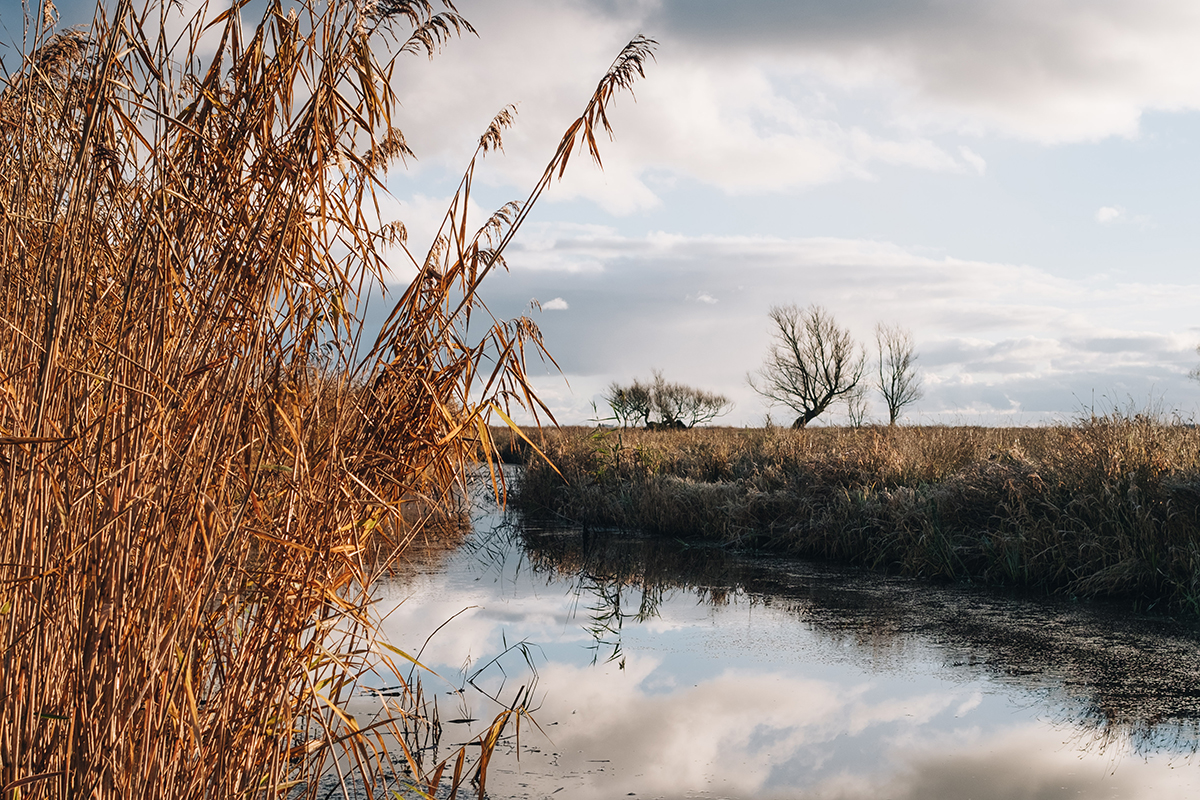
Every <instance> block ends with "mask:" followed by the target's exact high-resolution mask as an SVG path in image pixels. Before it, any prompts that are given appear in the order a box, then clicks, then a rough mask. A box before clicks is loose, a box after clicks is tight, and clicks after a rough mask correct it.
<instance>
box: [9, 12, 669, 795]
mask: <svg viewBox="0 0 1200 800" xmlns="http://www.w3.org/2000/svg"><path fill="white" fill-rule="evenodd" d="M443 5H444V8H443V10H442V11H440V12H437V11H436V10H435V8H434V7H433V6H432V5H431V4H430V3H428V2H425V1H424V0H388V2H381V3H378V4H361V5H360V4H356V3H350V2H333V3H328V4H326V3H303V2H302V3H301V4H299V5H296V6H292V7H286V8H285V7H284V6H283V5H282V4H280V3H278V2H269V3H267V4H266V6H265V9H264V10H263V11H262V18H261V20H259V21H257V22H255V21H254V20H244V19H242V18H241V15H240V11H239V9H241V6H240V5H235V6H234V8H233V9H231V10H229V11H226V12H224V13H222V14H220V15H219V16H216V17H215V18H211V19H203V18H201V17H197V18H195V19H191V20H189V19H187V18H186V17H184V16H181V14H182V10H181V9H182V7H180V6H178V5H177V4H171V3H163V4H151V5H149V6H147V7H145V8H135V7H134V6H133V5H132V4H131V2H129V0H119V2H117V3H115V4H111V5H103V6H99V7H98V8H97V10H96V17H95V20H94V22H93V24H92V25H91V26H90V28H89V29H88V30H86V31H84V30H68V31H58V32H56V31H54V30H53V29H52V23H53V22H54V19H55V15H54V13H53V10H52V7H51V6H50V5H49V4H47V6H46V8H45V9H41V10H39V11H38V13H37V15H36V16H34V15H31V18H32V19H33V20H34V21H35V23H37V22H40V24H35V25H34V26H33V27H32V28H31V29H30V30H29V31H28V32H27V40H26V46H25V50H24V51H23V52H24V53H25V55H24V59H23V61H22V62H21V64H20V65H19V66H18V67H16V68H15V69H14V70H13V71H12V72H10V73H8V74H7V75H5V76H4V78H3V80H2V82H0V248H2V249H0V313H2V315H3V316H2V318H0V323H2V324H0V514H2V515H3V519H4V522H5V533H4V535H3V537H0V665H2V666H0V796H2V797H4V798H5V800H8V798H16V797H20V798H26V799H27V798H32V797H52V798H58V797H73V798H172V797H178V798H193V797H213V798H224V797H235V796H236V797H312V796H316V794H317V789H318V784H319V782H320V781H321V780H322V779H324V780H326V781H329V780H333V781H334V783H335V785H336V784H340V786H341V791H342V792H343V793H347V792H349V791H350V790H349V789H348V788H347V787H348V786H351V785H357V786H358V787H359V789H360V791H361V792H363V793H365V796H381V794H380V793H381V792H390V791H391V790H393V789H395V790H403V791H409V790H410V789H411V790H412V791H420V792H428V793H430V794H432V793H435V792H436V791H438V787H439V785H441V787H442V789H443V790H444V789H445V787H446V786H447V785H450V784H452V787H453V788H451V790H450V791H451V794H454V792H455V791H457V789H458V788H459V787H461V786H464V785H466V783H467V782H468V781H469V780H471V779H472V777H474V779H475V783H476V787H477V789H478V792H479V794H480V796H482V794H483V787H484V780H485V778H486V768H487V763H488V758H489V757H490V754H491V748H492V747H493V746H494V745H495V743H496V740H497V737H498V736H499V735H500V732H501V731H502V730H503V729H504V728H505V726H507V725H509V724H511V723H513V722H516V721H519V719H520V715H521V713H522V708H521V707H520V706H519V705H514V706H513V707H510V708H504V709H500V710H499V711H498V713H497V716H496V719H495V724H494V725H493V726H492V728H491V729H490V730H489V731H488V732H487V733H486V734H485V735H484V736H483V737H481V739H480V741H479V742H476V743H474V744H475V745H478V746H479V747H478V749H475V750H470V749H469V748H468V747H467V746H463V747H462V748H460V749H458V750H457V751H456V752H454V753H451V755H449V756H448V757H447V758H445V759H443V760H442V761H440V762H439V763H436V764H433V765H427V767H423V766H422V765H421V764H420V763H419V762H418V760H417V759H415V758H414V757H413V755H412V753H411V752H410V751H409V750H408V749H406V748H405V746H404V744H403V743H404V741H405V737H404V735H403V733H404V732H405V731H411V730H413V729H414V726H415V727H420V725H421V724H423V721H422V719H421V709H420V704H419V703H417V702H416V700H415V696H413V695H412V693H411V692H409V691H408V688H406V690H405V692H404V693H402V695H403V696H401V697H399V698H397V702H396V703H395V704H393V705H390V706H389V707H387V708H386V709H385V712H386V713H384V714H383V716H382V717H380V718H377V719H374V720H371V721H370V722H366V721H361V720H356V719H355V718H354V717H352V716H350V715H348V714H347V713H346V712H345V711H344V710H343V708H344V706H345V704H346V702H347V700H348V699H349V697H350V694H351V692H352V691H353V689H354V681H355V679H356V678H358V677H359V676H360V675H362V674H364V673H365V672H366V671H367V670H376V671H381V672H383V673H385V674H391V675H393V676H395V677H396V678H401V676H403V675H405V674H406V669H405V668H407V667H410V666H411V665H410V664H408V663H407V662H406V659H407V658H408V656H407V655H405V654H404V652H403V651H401V650H398V649H396V648H394V647H393V646H392V645H390V644H387V643H384V642H381V641H379V640H377V639H376V637H375V635H374V633H373V627H372V623H373V619H372V614H371V607H370V601H371V597H370V588H369V587H370V586H371V584H372V581H373V580H374V579H375V577H376V576H377V575H378V574H379V573H380V572H382V571H384V570H387V569H388V568H389V565H390V563H391V562H392V560H393V559H394V558H395V557H397V555H398V554H400V553H402V552H403V551H404V549H405V547H406V546H407V545H408V544H409V543H410V542H411V541H412V540H413V539H414V538H415V537H422V536H424V535H425V534H426V533H427V531H428V523H429V521H430V520H431V519H432V518H436V517H441V518H446V517H450V518H452V517H453V515H454V513H455V511H456V509H457V504H458V498H460V497H462V496H463V486H462V484H463V479H464V474H465V473H466V471H467V470H468V469H470V468H471V467H472V465H473V464H474V463H475V460H476V458H477V457H478V455H479V454H480V453H482V454H483V456H484V458H486V459H490V457H491V447H490V438H489V432H488V428H487V426H486V421H487V420H488V418H489V416H490V415H491V414H492V413H493V412H498V411H503V409H504V408H505V407H506V406H507V404H508V403H509V402H517V403H523V404H525V405H526V406H530V407H532V408H535V409H536V408H537V401H536V398H534V397H533V395H532V394H531V393H530V392H529V391H528V387H527V385H526V382H525V373H524V369H523V359H524V355H525V350H526V348H527V347H533V348H538V347H540V345H541V342H540V338H539V336H538V333H537V329H536V327H534V325H533V324H532V322H530V321H529V320H528V319H518V320H515V321H499V320H495V319H492V318H491V317H490V315H488V314H487V313H486V310H485V309H483V307H482V306H481V304H480V302H479V299H478V296H477V290H478V289H479V286H480V283H481V282H482V281H483V280H484V279H485V277H486V276H487V275H488V273H489V272H491V271H492V270H494V269H496V268H497V267H502V266H503V260H502V255H503V251H504V248H505V246H506V245H507V243H508V242H509V241H510V240H511V237H512V236H513V234H514V232H515V230H516V229H517V227H518V226H519V225H520V224H521V222H522V220H523V219H524V217H525V215H526V214H527V213H528V211H529V208H530V207H531V205H532V202H533V201H534V200H536V199H537V197H538V196H540V194H541V193H542V192H543V191H544V190H545V189H546V187H547V186H548V185H549V183H550V181H551V180H552V179H553V177H554V176H555V175H561V174H562V170H563V169H564V168H565V167H566V164H567V161H568V159H569V157H570V155H571V153H572V152H573V150H574V148H575V147H576V146H581V147H582V146H586V147H587V148H588V149H589V151H590V152H591V154H592V155H593V156H594V157H596V158H598V150H597V145H596V136H597V134H598V132H600V131H603V130H606V129H607V120H606V118H605V105H606V104H607V103H608V102H609V100H611V98H612V97H613V95H614V94H615V93H616V92H618V91H620V90H621V89H624V88H627V87H628V86H629V84H630V83H631V82H632V81H633V80H634V79H635V78H636V77H637V76H638V75H639V74H640V73H641V69H642V65H643V63H644V61H645V60H646V58H647V57H648V56H649V53H650V47H651V45H652V42H650V41H649V40H646V39H643V38H641V37H639V38H638V39H635V40H634V42H632V43H631V44H630V46H629V47H628V48H627V49H626V50H625V51H624V52H623V53H622V54H621V55H620V57H619V58H618V60H617V61H616V62H615V64H614V66H613V69H612V70H611V71H610V72H609V73H608V74H607V75H606V76H605V77H604V78H603V79H602V80H601V82H600V83H599V85H598V86H597V88H596V91H595V94H594V96H593V97H592V99H591V101H590V102H589V103H588V104H587V106H586V109H585V111H584V113H583V115H582V116H581V117H580V118H579V119H578V120H576V121H575V122H574V123H573V124H572V125H571V127H570V128H569V130H568V131H567V134H566V135H565V136H564V138H563V140H562V143H561V144H560V146H559V148H558V151H557V153H556V154H555V155H554V157H553V159H552V160H551V162H550V163H549V165H548V166H547V169H546V172H545V175H544V176H543V178H542V180H541V181H540V182H539V183H538V185H537V186H536V187H535V189H534V192H533V194H532V195H531V196H530V198H529V201H528V202H527V203H525V204H521V205H519V206H518V205H510V206H506V207H505V208H504V209H502V210H501V211H500V212H498V213H497V214H496V215H495V216H494V217H492V218H491V219H490V220H488V221H486V223H485V224H484V225H482V226H481V227H479V228H475V227H474V226H472V227H470V228H469V227H468V224H467V219H466V208H467V205H468V201H469V198H470V193H471V185H472V179H473V174H474V170H475V167H476V162H477V160H478V159H479V158H481V157H482V156H483V155H484V154H485V153H486V152H488V151H490V150H493V149H496V148H497V147H498V146H499V143H500V135H501V132H502V130H503V128H504V127H506V126H507V125H508V124H509V123H510V122H511V120H512V115H511V113H510V112H509V111H507V110H506V111H502V112H501V114H500V115H499V116H497V118H496V121H495V123H494V124H493V125H492V127H490V128H489V129H488V130H487V131H486V132H485V133H484V135H483V137H482V138H481V140H480V144H479V149H478V151H477V154H476V156H475V159H473V160H472V161H471V163H470V164H469V166H468V169H467V171H466V174H465V176H464V178H463V181H462V183H461V185H460V187H459V190H458V193H457V194H456V196H455V197H454V200H453V202H452V204H451V207H450V208H449V209H448V211H447V214H446V217H445V221H444V224H443V227H442V231H441V233H440V235H439V237H438V238H437V240H436V242H435V243H434V245H433V247H432V248H431V250H430V252H429V253H428V255H425V254H419V255H418V256H411V254H410V257H411V258H412V261H413V266H414V268H415V269H417V270H418V276H417V278H416V279H415V280H414V281H413V282H412V284H411V285H410V286H409V287H408V288H407V289H406V290H404V291H402V292H401V296H400V297H399V298H398V300H397V301H396V302H395V306H394V310H393V311H392V313H391V315H390V317H389V319H388V322H387V324H386V325H385V327H384V329H383V331H382V332H381V334H380V336H379V339H378V340H377V341H376V342H374V343H373V344H372V343H370V342H360V341H359V336H360V318H361V315H362V308H361V307H360V305H359V303H360V299H361V298H362V297H364V296H365V293H366V288H367V287H369V286H371V285H373V284H376V285H377V284H378V283H380V282H381V281H382V279H383V275H384V272H385V271H386V269H387V263H386V256H387V254H388V248H390V247H394V246H402V247H404V252H406V253H408V252H409V251H408V250H407V247H406V245H405V237H404V232H403V228H402V226H398V225H387V226H382V227H381V226H380V225H379V222H380V221H379V220H378V219H376V218H374V217H373V216H372V215H373V211H372V209H374V208H377V205H376V203H375V200H376V197H375V195H376V192H378V191H381V190H382V183H381V176H382V171H383V169H384V168H385V166H386V165H388V163H389V162H394V159H395V158H397V157H401V156H404V155H406V154H407V152H408V151H407V148H406V146H405V145H404V138H403V135H402V134H401V133H400V131H399V129H398V126H397V125H396V124H395V120H394V119H393V116H394V113H395V111H396V104H395V101H394V98H393V96H392V92H391V88H390V85H389V82H388V79H389V76H390V74H391V61H390V60H389V59H391V58H393V57H396V56H399V55H401V54H404V53H410V52H419V53H422V54H425V53H428V54H430V55H432V53H433V52H435V51H436V50H437V49H438V47H439V46H441V44H443V43H444V42H445V40H446V39H448V38H449V37H451V36H453V35H455V34H456V33H457V32H460V31H463V30H469V25H468V24H467V22H466V21H465V20H464V19H462V18H461V17H460V16H459V15H458V14H457V12H456V11H455V9H454V8H453V6H452V5H451V4H450V3H449V2H445V0H444V2H443ZM42 11H44V12H45V13H42ZM201 13H203V12H201ZM170 31H175V32H176V34H171V33H170ZM179 31H182V32H183V33H182V36H181V37H180V38H175V36H176V35H177V34H178V32H179ZM9 66H10V67H11V66H13V65H12V64H11V63H10V65H9ZM580 142H582V143H583V144H579V143H580ZM468 322H473V323H474V324H473V327H472V329H471V335H470V336H468V335H467V325H468ZM485 331H486V333H484V332H485ZM481 334H483V335H481ZM401 680H402V678H401ZM409 688H411V687H409ZM514 702H516V701H514ZM397 746H398V747H400V748H401V750H402V751H403V752H402V753H396V752H392V751H393V750H394V748H395V747H397ZM469 752H473V753H474V755H469ZM393 756H395V757H396V758H398V759H399V764H400V766H399V767H393ZM406 770H407V772H406ZM414 787H415V788H414ZM388 796H391V795H390V794H389V795H388Z"/></svg>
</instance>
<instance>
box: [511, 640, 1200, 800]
mask: <svg viewBox="0 0 1200 800" xmlns="http://www.w3.org/2000/svg"><path fill="white" fill-rule="evenodd" d="M659 665H660V662H659V661H658V660H657V659H646V658H635V657H633V656H630V657H629V659H628V663H627V666H626V669H625V670H624V671H621V670H619V669H617V668H615V667H611V668H607V669H589V668H583V667H576V666H569V665H565V664H559V663H554V664H549V665H547V666H546V667H545V668H544V669H543V670H542V678H541V688H542V689H543V690H544V691H545V694H546V701H545V703H544V705H543V706H542V708H541V710H540V711H539V713H538V719H539V722H541V723H542V724H544V725H548V727H547V728H546V730H548V731H550V737H551V739H552V742H546V741H544V740H542V741H538V742H536V743H533V744H532V746H533V747H535V748H538V749H541V750H544V751H546V753H545V755H549V753H550V752H551V751H552V752H553V753H556V754H557V764H558V775H557V776H554V777H553V779H552V780H550V782H548V783H545V784H540V783H538V776H539V775H541V774H542V765H541V764H540V763H538V762H537V761H536V760H531V759H532V758H533V757H531V756H528V755H526V756H523V757H522V761H523V768H522V770H521V773H520V775H509V776H506V778H504V779H502V780H503V781H504V782H503V783H494V784H492V785H494V786H495V787H496V789H497V790H499V791H504V790H505V789H506V788H507V780H510V779H513V778H517V779H518V780H519V782H520V783H523V784H527V785H531V786H533V785H536V786H539V787H543V788H545V790H546V793H547V794H548V793H550V792H552V791H553V790H554V789H555V788H557V787H559V786H563V787H565V789H567V790H568V793H567V795H566V796H569V797H572V798H585V799H586V798H608V797H616V796H623V795H627V794H628V793H631V792H635V793H636V794H637V795H638V796H640V797H647V796H651V797H663V798H676V797H678V798H682V797H695V796H705V797H708V796H713V797H729V798H788V797H796V796H797V794H798V792H799V791H803V793H804V796H805V797H813V798H821V799H822V800H868V799H870V800H875V799H876V798H884V797H886V798H893V799H894V800H943V799H944V800H962V799H963V798H972V799H973V800H1001V799H1002V798H1003V799H1004V800H1015V799H1018V798H1030V799H1031V800H1032V799H1033V798H1039V799H1044V800H1056V799H1057V798H1064V800H1065V798H1077V797H1088V798H1096V797H1105V798H1109V797H1111V798H1130V799H1131V800H1140V798H1152V797H1155V798H1157V797H1179V796H1186V795H1187V792H1188V790H1189V788H1191V789H1194V788H1195V783H1196V781H1195V775H1194V774H1193V773H1192V771H1191V770H1175V771H1173V770H1172V769H1171V768H1170V765H1167V764H1164V763H1162V762H1160V761H1127V762H1125V763H1122V764H1121V765H1120V766H1121V769H1120V771H1119V772H1118V773H1116V774H1113V767H1114V766H1115V765H1114V763H1113V761H1112V760H1111V759H1109V758H1106V757H1104V756H1102V755H1097V754H1085V753H1080V752H1079V751H1078V750H1077V749H1076V748H1075V747H1073V746H1071V744H1070V742H1068V741H1065V739H1064V736H1063V734H1062V732H1060V731H1055V730H1053V729H1051V728H1048V727H1047V726H1045V725H1042V724H1039V723H1027V722H1020V723H1015V724H1011V725H1009V726H1006V727H1003V728H999V729H996V728H994V727H993V728H990V729H989V730H988V731H987V732H984V731H983V730H981V727H980V726H979V725H977V724H975V723H973V722H972V720H971V719H970V716H971V715H970V711H972V710H974V709H975V708H977V707H978V705H979V703H980V702H981V700H982V695H981V694H980V693H979V692H978V691H976V690H975V689H974V688H973V687H970V686H963V687H959V688H951V689H950V690H949V691H942V692H935V693H930V692H922V691H914V692H913V693H912V694H911V695H908V696H901V697H897V696H894V695H893V696H890V697H887V698H883V699H880V700H874V701H873V700H872V699H871V692H870V688H871V687H870V686H869V684H863V683H858V684H847V685H839V684H837V683H834V682H831V681H825V680H813V679H806V678H803V677H796V676H785V675H780V674H756V673H752V672H745V671H729V672H725V673H722V674H721V675H718V676H716V677H714V678H712V679H711V680H708V681H704V682H701V683H699V684H697V685H694V686H691V687H685V688H682V689H680V690H679V691H677V692H675V693H673V694H667V695H663V694H654V693H648V692H647V691H646V684H647V682H649V681H651V680H652V679H653V676H654V675H655V671H656V670H657V669H658V668H659ZM947 712H948V713H947ZM955 714H957V715H959V716H963V715H965V716H966V717H967V718H966V719H963V720H961V721H959V722H955V721H954V720H953V719H950V720H949V721H947V720H946V716H951V717H952V716H953V715H955ZM550 723H557V724H554V725H552V726H551V725H550ZM855 739H861V740H862V741H861V742H859V741H855ZM530 741H531V740H526V743H527V744H528V743H530ZM846 753H851V754H852V757H851V758H849V759H847V758H846V757H845V756H846ZM547 777H549V776H547ZM539 791H540V789H539ZM537 796H540V795H537Z"/></svg>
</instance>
